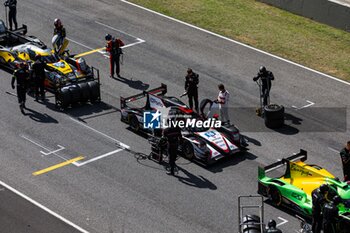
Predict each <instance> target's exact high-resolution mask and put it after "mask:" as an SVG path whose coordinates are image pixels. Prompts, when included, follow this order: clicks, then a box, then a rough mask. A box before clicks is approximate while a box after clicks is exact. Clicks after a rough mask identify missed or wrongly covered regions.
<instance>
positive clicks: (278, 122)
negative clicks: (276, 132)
mask: <svg viewBox="0 0 350 233" xmlns="http://www.w3.org/2000/svg"><path fill="white" fill-rule="evenodd" d="M264 118H265V125H266V127H268V128H272V129H275V128H280V127H282V126H283V125H284V107H283V106H282V105H278V104H269V105H266V106H265V107H264Z"/></svg>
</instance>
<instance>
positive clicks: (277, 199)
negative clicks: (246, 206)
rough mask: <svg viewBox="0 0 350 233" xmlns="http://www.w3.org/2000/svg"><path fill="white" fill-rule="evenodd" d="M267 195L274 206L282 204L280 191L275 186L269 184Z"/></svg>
mask: <svg viewBox="0 0 350 233" xmlns="http://www.w3.org/2000/svg"><path fill="white" fill-rule="evenodd" d="M267 195H268V197H269V199H270V200H271V201H272V202H273V204H275V205H276V206H281V204H282V195H281V192H280V191H279V190H278V189H277V188H276V187H275V186H272V185H270V186H269V187H268V190H267Z"/></svg>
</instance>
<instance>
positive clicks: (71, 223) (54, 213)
mask: <svg viewBox="0 0 350 233" xmlns="http://www.w3.org/2000/svg"><path fill="white" fill-rule="evenodd" d="M0 185H1V186H4V187H5V188H6V189H8V190H10V191H11V192H14V193H15V194H17V195H18V196H20V197H22V198H24V199H25V200H27V201H29V202H30V203H32V204H33V205H35V206H37V207H39V208H40V209H42V210H44V211H46V212H47V213H49V214H51V215H52V216H54V217H56V218H58V219H59V220H61V221H63V222H64V223H66V224H68V225H70V226H71V227H73V228H75V229H77V230H78V231H80V232H82V233H89V232H88V231H87V230H85V229H83V228H81V227H80V226H78V225H76V224H74V223H73V222H71V221H69V220H68V219H66V218H64V217H62V216H61V215H59V214H57V213H56V212H54V211H52V210H50V209H49V208H47V207H45V206H43V205H42V204H40V203H39V202H37V201H35V200H33V199H31V198H30V197H28V196H27V195H25V194H23V193H21V192H20V191H18V190H17V189H15V188H12V187H11V186H10V185H8V184H6V183H4V182H3V181H0Z"/></svg>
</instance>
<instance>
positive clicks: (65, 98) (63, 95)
mask: <svg viewBox="0 0 350 233" xmlns="http://www.w3.org/2000/svg"><path fill="white" fill-rule="evenodd" d="M57 98H58V99H59V102H60V105H61V107H62V108H67V107H68V106H69V105H70V104H71V101H72V99H71V95H70V92H69V89H68V88H67V87H64V88H62V89H61V90H60V92H59V94H58V96H57Z"/></svg>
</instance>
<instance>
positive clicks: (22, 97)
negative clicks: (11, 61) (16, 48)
mask: <svg viewBox="0 0 350 233" xmlns="http://www.w3.org/2000/svg"><path fill="white" fill-rule="evenodd" d="M15 82H16V86H17V98H18V103H19V108H20V110H21V112H22V113H23V114H24V110H23V109H24V108H26V105H25V103H26V94H27V88H28V82H29V70H28V66H27V64H26V63H24V62H21V63H20V64H19V69H17V70H15V72H14V73H13V77H12V81H11V86H12V89H15Z"/></svg>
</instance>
